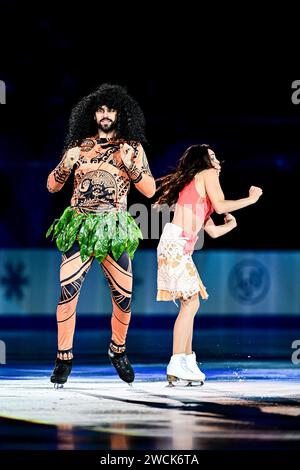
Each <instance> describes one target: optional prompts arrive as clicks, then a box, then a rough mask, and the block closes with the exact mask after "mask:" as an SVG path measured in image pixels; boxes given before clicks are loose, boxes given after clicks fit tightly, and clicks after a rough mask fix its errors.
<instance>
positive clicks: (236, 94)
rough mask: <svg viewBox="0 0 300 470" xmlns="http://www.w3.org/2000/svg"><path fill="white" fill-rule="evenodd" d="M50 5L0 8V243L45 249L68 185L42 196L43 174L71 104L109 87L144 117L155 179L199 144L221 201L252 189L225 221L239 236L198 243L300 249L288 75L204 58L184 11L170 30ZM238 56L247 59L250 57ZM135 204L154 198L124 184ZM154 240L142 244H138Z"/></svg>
mask: <svg viewBox="0 0 300 470" xmlns="http://www.w3.org/2000/svg"><path fill="white" fill-rule="evenodd" d="M51 5H52V6H51V9H45V10H44V11H42V10H39V9H37V8H33V7H32V6H31V8H29V6H28V4H27V5H22V4H20V3H19V2H16V1H12V2H9V3H8V2H3V3H2V10H1V12H2V14H3V17H2V18H3V20H2V21H3V22H2V25H1V44H2V46H4V47H3V48H2V50H1V64H0V79H1V80H3V81H5V83H6V87H7V104H6V105H2V106H0V124H1V130H0V179H1V185H0V201H1V206H0V246H2V247H50V246H52V245H51V244H50V242H48V241H47V240H46V239H45V237H44V233H45V230H46V229H47V227H48V226H49V224H50V223H51V221H52V219H53V218H54V217H58V216H59V214H60V213H61V212H62V209H63V208H64V207H65V206H66V205H67V204H68V203H69V200H70V197H71V190H72V182H71V181H69V182H68V183H67V184H66V186H65V188H64V189H63V190H62V191H61V192H60V193H58V194H54V195H53V194H50V193H48V192H47V189H46V179H47V175H48V173H49V172H50V171H51V170H52V169H53V168H54V167H55V166H56V164H57V162H58V161H59V159H60V157H61V149H62V145H63V140H64V136H65V132H66V129H67V123H68V118H69V114H70V111H71V108H72V106H73V105H74V104H75V103H76V102H77V101H78V100H79V99H80V98H81V97H82V96H84V95H86V94H88V93H89V92H91V91H92V90H93V89H94V88H95V87H97V86H98V85H99V84H101V83H103V82H110V83H118V84H121V85H124V86H126V87H127V88H128V91H129V93H130V94H132V95H133V96H134V97H135V98H136V99H137V100H138V102H139V103H140V105H141V107H142V108H143V110H144V113H145V116H146V123H147V125H146V131H147V138H148V146H147V147H146V152H147V156H148V160H149V163H150V167H151V170H152V172H153V174H154V176H155V177H160V176H162V175H163V174H166V173H167V172H168V170H169V169H170V168H171V167H172V166H173V165H174V163H175V162H176V160H177V159H178V157H179V156H180V155H181V153H182V152H183V150H184V149H185V148H186V147H187V146H188V145H191V144H192V143H209V144H210V145H211V146H212V148H213V149H215V151H216V153H217V156H218V157H219V159H224V160H225V163H224V165H223V171H222V175H221V184H222V186H223V189H224V192H225V196H226V198H227V199H237V198H240V197H245V196H247V194H248V189H249V187H250V186H251V185H256V186H261V187H262V188H263V190H264V194H263V197H262V198H261V199H260V201H259V202H258V203H257V204H256V205H254V206H250V207H248V208H246V209H244V210H241V211H238V212H236V213H235V214H234V215H235V216H236V217H237V221H238V229H237V230H234V231H233V232H232V233H230V234H229V235H227V236H225V237H221V238H220V239H217V240H210V239H207V240H206V247H207V248H227V249H235V248H250V249H251V248H253V249H264V250H266V249H297V248H299V235H298V230H297V229H296V224H297V220H296V219H297V213H296V212H297V211H296V210H297V204H298V202H297V201H298V197H297V187H298V184H299V183H298V174H299V137H298V136H299V131H298V129H299V124H300V105H298V106H297V105H294V104H293V103H292V101H291V95H292V92H293V90H292V88H291V86H292V82H293V81H294V80H296V79H297V78H300V75H299V74H298V75H297V74H295V75H290V76H287V75H288V73H286V74H283V73H282V72H283V70H282V68H281V73H282V74H281V76H279V75H278V70H277V71H276V70H274V69H272V68H271V67H268V65H269V64H268V56H265V64H264V65H265V67H264V69H263V70H262V69H261V67H260V66H259V65H258V64H257V63H256V64H255V62H256V61H255V59H256V57H253V56H252V63H251V64H250V62H249V63H246V66H245V62H247V61H242V54H240V56H239V54H236V57H235V59H234V60H232V61H230V59H229V55H230V54H229V53H228V52H230V51H226V48H224V56H223V60H222V57H221V56H222V54H223V50H221V49H220V47H221V45H222V44H221V43H222V41H220V40H219V42H218V47H217V48H212V49H210V50H209V51H208V50H207V40H206V41H204V37H205V38H207V36H206V35H204V34H203V35H202V36H201V32H202V24H198V25H197V22H196V21H195V22H194V21H193V12H191V11H190V12H189V15H190V16H189V23H187V22H186V21H185V19H186V18H183V19H182V23H181V26H180V27H179V23H176V22H175V23H172V24H171V23H170V18H169V22H168V23H166V20H167V19H168V16H166V17H162V16H161V15H158V14H155V13H157V11H156V12H154V11H150V12H148V11H147V10H145V11H144V14H143V16H142V17H140V18H139V20H134V19H133V18H132V17H131V16H130V12H129V11H127V12H125V15H124V16H122V11H121V10H120V11H118V15H116V14H114V12H113V11H112V8H113V6H112V5H108V4H105V6H103V5H98V7H97V8H96V7H95V8H92V7H88V6H86V8H83V7H82V8H81V9H77V10H76V9H75V7H74V5H73V4H72V8H68V7H67V3H66V4H65V5H60V7H58V5H55V4H51ZM177 13H180V12H177ZM184 14H186V13H183V15H184ZM146 20H147V21H146ZM201 38H202V39H201ZM217 49H219V50H218V51H217V52H218V54H215V52H216V50H217ZM235 52H236V51H235ZM245 55H247V57H248V58H251V53H250V54H249V50H247V51H245ZM253 55H254V54H253ZM208 58H209V59H208ZM253 59H254V62H253ZM242 65H243V66H242ZM284 75H286V76H285V78H282V76H284ZM137 201H138V202H144V203H145V204H148V205H149V204H150V203H151V202H154V199H152V200H151V201H149V200H146V199H145V198H144V197H143V196H141V195H140V194H139V193H138V192H137V191H136V190H135V189H134V188H132V190H131V193H130V196H129V201H128V202H129V205H130V204H131V203H132V202H137ZM215 221H216V222H217V223H221V222H222V217H221V216H215ZM156 244H157V241H156V240H153V241H151V240H144V241H143V242H142V245H141V246H142V247H143V246H144V247H150V246H153V247H154V246H156Z"/></svg>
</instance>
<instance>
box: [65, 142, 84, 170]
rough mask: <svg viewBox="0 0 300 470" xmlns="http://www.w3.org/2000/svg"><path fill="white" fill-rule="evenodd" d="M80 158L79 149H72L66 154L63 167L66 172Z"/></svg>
mask: <svg viewBox="0 0 300 470" xmlns="http://www.w3.org/2000/svg"><path fill="white" fill-rule="evenodd" d="M79 157H80V147H72V148H71V149H69V150H68V151H67V153H66V157H65V159H64V161H63V165H64V167H65V168H66V169H67V170H71V169H72V168H73V166H74V165H75V163H76V162H77V161H78V159H79Z"/></svg>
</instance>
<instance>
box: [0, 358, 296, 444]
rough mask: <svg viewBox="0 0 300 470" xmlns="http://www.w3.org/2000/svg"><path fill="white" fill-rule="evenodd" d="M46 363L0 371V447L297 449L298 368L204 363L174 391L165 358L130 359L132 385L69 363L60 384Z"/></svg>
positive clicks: (104, 369) (103, 370) (108, 371)
mask: <svg viewBox="0 0 300 470" xmlns="http://www.w3.org/2000/svg"><path fill="white" fill-rule="evenodd" d="M51 370H52V367H50V366H49V367H47V366H45V365H42V366H40V367H37V366H35V367H30V366H28V365H27V366H26V367H24V365H20V366H19V367H18V366H14V367H8V366H1V369H0V378H1V382H0V417H1V418H0V437H1V439H0V448H1V449H2V450H4V449H6V450H11V449H20V450H21V449H36V450H46V449H61V450H72V449H78V450H87V449H89V450H90V449H91V450H95V449H98V450H100V449H199V450H202V449H207V450H211V449H220V450H222V449H233V450H235V449H241V450H243V449H248V450H250V449H266V450H270V449H285V450H286V449H290V450H292V449H298V448H300V419H299V418H300V376H299V367H296V366H293V365H292V364H290V363H285V362H276V361H272V362H271V361H270V362H266V361H265V362H259V361H256V362H247V363H246V364H245V363H238V362H234V363H233V362H226V363H222V362H217V363H210V364H208V365H206V368H205V369H204V372H205V373H206V374H207V380H206V383H205V385H204V386H202V387H201V386H192V387H187V386H185V384H184V383H183V384H180V385H176V386H175V387H173V388H170V387H168V386H167V382H166V381H165V366H164V365H162V364H147V365H142V364H140V365H135V371H136V380H135V382H134V384H133V386H132V387H130V386H129V385H127V384H125V383H123V382H121V380H120V379H119V378H118V377H117V376H116V375H115V373H114V370H113V369H112V368H111V367H108V366H98V367H97V366H94V365H92V366H82V365H81V366H75V367H74V369H73V372H72V374H71V376H70V379H69V381H68V382H67V384H66V385H65V387H64V388H63V389H59V390H56V389H54V388H53V385H52V384H51V383H50V382H49V375H50V373H51Z"/></svg>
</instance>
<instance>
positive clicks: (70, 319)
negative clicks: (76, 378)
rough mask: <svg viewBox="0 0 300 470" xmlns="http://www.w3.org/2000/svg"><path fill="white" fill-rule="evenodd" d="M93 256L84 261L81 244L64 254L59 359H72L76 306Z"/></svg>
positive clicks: (58, 318)
mask: <svg viewBox="0 0 300 470" xmlns="http://www.w3.org/2000/svg"><path fill="white" fill-rule="evenodd" d="M92 262H93V257H90V258H89V259H88V260H87V261H85V262H83V261H82V259H81V257H80V251H79V246H78V244H77V243H74V245H73V247H72V248H71V249H70V250H69V251H67V252H66V253H65V254H64V255H63V256H62V263H61V267H60V285H61V293H60V298H59V301H58V305H57V312H56V317H57V329H58V353H57V357H58V358H59V359H65V360H67V359H72V357H73V353H72V346H73V336H74V331H75V320H76V306H77V302H78V297H79V293H80V289H81V287H82V284H83V281H84V279H85V276H86V275H87V273H88V271H89V269H90V267H91V265H92Z"/></svg>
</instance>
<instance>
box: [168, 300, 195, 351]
mask: <svg viewBox="0 0 300 470" xmlns="http://www.w3.org/2000/svg"><path fill="white" fill-rule="evenodd" d="M199 305H200V302H199V295H198V294H195V295H193V296H192V297H191V298H190V299H188V300H181V307H180V311H179V314H178V316H177V319H176V321H175V325H174V330H173V354H190V353H191V352H192V338H193V326H194V317H195V315H196V313H197V311H198V308H199Z"/></svg>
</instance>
